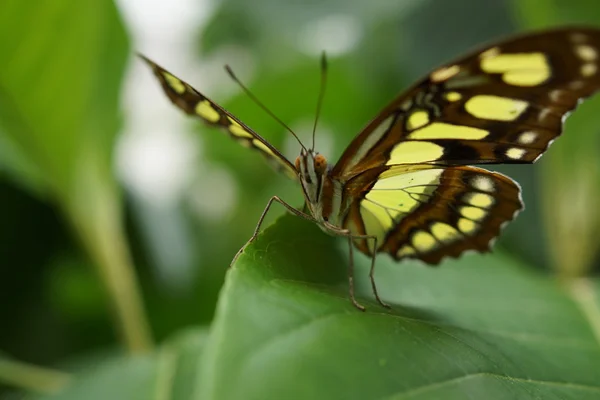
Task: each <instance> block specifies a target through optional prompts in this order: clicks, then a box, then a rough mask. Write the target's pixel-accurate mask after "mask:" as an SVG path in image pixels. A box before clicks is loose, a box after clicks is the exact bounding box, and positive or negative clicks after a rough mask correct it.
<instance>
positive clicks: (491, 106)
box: [331, 28, 600, 264]
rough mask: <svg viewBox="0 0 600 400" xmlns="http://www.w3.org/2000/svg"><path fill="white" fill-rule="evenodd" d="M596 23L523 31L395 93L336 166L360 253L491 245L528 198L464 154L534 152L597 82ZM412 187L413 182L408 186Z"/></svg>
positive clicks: (408, 253) (599, 43)
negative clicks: (365, 237) (523, 198)
mask: <svg viewBox="0 0 600 400" xmlns="http://www.w3.org/2000/svg"><path fill="white" fill-rule="evenodd" d="M599 56H600V30H597V29H592V28H570V29H558V30H554V31H546V32H540V33H534V34H530V35H525V36H521V37H517V38H515V39H511V40H507V41H504V42H500V43H498V44H496V45H492V46H490V47H487V48H485V49H481V50H479V51H476V52H474V53H472V54H470V55H468V56H467V57H464V58H462V59H460V60H457V61H455V62H452V63H449V64H446V65H444V66H442V67H440V68H438V69H437V70H435V71H434V72H432V73H431V74H429V75H428V76H427V77H426V78H425V79H424V80H422V81H421V82H420V83H418V84H417V85H415V86H414V87H412V88H411V89H409V90H408V91H407V92H406V93H405V94H403V95H401V96H399V97H398V98H396V99H395V100H394V101H392V103H390V104H389V105H388V106H387V107H386V108H385V109H384V110H383V112H382V113H381V114H379V115H378V116H377V117H376V118H375V119H374V120H373V121H372V122H371V123H370V124H368V125H367V126H366V128H365V129H364V130H363V131H362V132H361V133H360V134H359V135H358V136H357V137H356V138H355V139H354V140H353V142H352V143H351V144H350V146H349V147H348V148H347V150H346V151H345V152H344V154H343V155H342V157H341V159H340V161H339V162H338V163H337V164H336V165H335V167H334V168H333V170H332V174H331V176H332V178H333V179H336V180H338V181H340V182H342V183H343V184H344V188H345V196H346V198H348V199H351V201H349V203H350V206H349V212H348V213H347V214H346V215H345V218H344V220H343V225H344V227H346V228H348V229H350V230H351V231H352V232H354V233H355V234H362V235H364V234H368V235H374V236H375V237H377V238H378V246H377V248H373V245H372V244H367V243H366V241H364V240H357V241H356V245H357V247H358V248H359V249H360V250H361V251H363V252H365V253H368V254H370V253H372V252H373V251H383V252H388V253H389V254H391V255H392V256H393V257H394V258H402V257H413V258H419V259H422V260H424V261H426V262H428V263H433V264H435V263H437V262H439V261H440V260H441V259H442V257H443V256H444V255H448V256H458V255H459V254H460V253H462V252H463V251H465V250H469V249H473V250H478V251H486V250H488V248H489V244H490V242H491V241H492V239H493V238H495V237H496V236H497V235H498V234H499V231H500V228H501V227H502V226H503V225H504V224H505V223H506V222H508V221H510V220H511V219H513V218H514V216H515V215H516V213H517V212H518V211H519V210H520V209H521V208H522V204H521V201H520V190H519V187H518V185H517V184H516V183H515V182H513V181H512V180H510V179H509V178H507V177H505V176H503V175H500V174H497V173H491V172H489V171H486V170H483V169H480V168H474V167H465V166H464V165H467V164H498V163H532V162H534V161H535V160H536V159H538V158H539V157H540V155H541V154H542V153H543V152H544V151H545V150H546V149H547V148H548V146H549V145H550V143H551V142H552V141H553V140H554V139H556V137H558V136H559V135H560V134H561V132H562V128H563V121H564V119H565V117H566V116H567V115H568V113H569V112H570V111H572V110H573V109H574V108H575V107H576V106H577V104H578V103H579V101H580V100H581V99H582V98H584V97H587V96H590V95H591V94H593V93H595V92H596V91H598V90H599V89H600V71H598V66H599V65H598V61H599V59H600V58H599ZM414 191H416V193H413V192H414Z"/></svg>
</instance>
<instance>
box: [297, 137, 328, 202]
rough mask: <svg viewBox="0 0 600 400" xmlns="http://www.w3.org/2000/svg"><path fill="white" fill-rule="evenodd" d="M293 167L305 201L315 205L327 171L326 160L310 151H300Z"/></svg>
mask: <svg viewBox="0 0 600 400" xmlns="http://www.w3.org/2000/svg"><path fill="white" fill-rule="evenodd" d="M295 166H296V171H298V176H299V178H300V182H301V183H302V187H303V188H304V193H305V194H306V198H307V200H308V201H309V203H313V204H314V203H317V202H318V200H319V194H320V193H321V187H322V185H323V181H324V176H325V175H326V174H327V171H328V165H327V159H326V158H325V156H324V155H322V154H319V153H317V152H316V151H314V150H312V149H308V150H306V149H302V150H301V151H300V155H299V156H298V158H296V162H295Z"/></svg>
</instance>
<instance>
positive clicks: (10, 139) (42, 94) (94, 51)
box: [0, 0, 150, 351]
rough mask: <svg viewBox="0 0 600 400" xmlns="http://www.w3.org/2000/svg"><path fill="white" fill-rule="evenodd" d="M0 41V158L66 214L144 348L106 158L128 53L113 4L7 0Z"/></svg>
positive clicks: (0, 16)
mask: <svg viewBox="0 0 600 400" xmlns="http://www.w3.org/2000/svg"><path fill="white" fill-rule="evenodd" d="M0 37H2V38H5V40H1V41H0V54H2V57H3V60H5V61H4V62H3V64H2V68H0V134H1V135H2V138H1V139H0V164H1V165H2V167H3V169H6V170H8V171H9V172H10V174H11V176H12V177H13V178H15V179H16V180H17V181H18V182H19V183H21V184H22V185H24V186H26V187H30V188H31V189H32V190H34V191H36V192H38V193H43V194H44V195H45V196H47V197H49V198H51V199H52V200H54V201H55V202H56V203H57V204H58V207H59V208H60V209H61V210H62V211H63V212H64V213H65V216H66V218H67V219H68V220H69V222H70V223H71V224H72V226H73V227H74V229H75V230H76V232H77V234H78V235H79V239H80V240H81V241H82V243H83V244H84V246H85V247H86V250H87V251H88V254H90V256H91V258H92V259H93V261H94V262H95V264H96V265H97V266H98V267H99V269H100V276H101V277H102V278H103V279H104V283H105V285H106V286H107V288H108V292H109V293H110V296H111V300H112V301H113V302H114V304H115V305H116V310H117V314H118V317H119V324H120V325H121V327H120V328H121V330H122V332H123V333H124V337H125V341H126V342H127V344H128V346H129V348H130V349H131V350H133V351H142V350H144V349H146V348H147V347H149V342H150V339H149V333H148V332H147V326H146V325H147V324H146V322H145V318H144V316H143V312H142V311H141V300H140V298H139V295H138V293H137V290H136V282H135V278H134V276H133V273H132V266H131V260H130V259H129V251H128V248H127V245H126V240H125V237H124V231H123V227H122V221H123V218H122V215H121V212H122V211H121V199H120V193H119V189H118V186H117V184H116V181H115V179H114V176H113V174H112V162H111V154H112V147H113V144H114V139H115V136H116V134H117V131H118V129H119V127H120V116H119V92H120V82H121V78H122V74H123V69H124V63H125V60H126V56H127V51H128V42H127V38H126V36H125V32H124V29H123V26H122V24H121V21H120V19H119V16H118V14H117V10H116V8H115V6H114V4H113V3H112V2H110V1H106V0H91V1H86V2H80V1H77V0H56V1H47V2H41V3H40V4H36V6H35V7H31V5H30V4H26V3H24V2H21V1H18V0H6V1H2V2H0ZM8 38H10V39H8Z"/></svg>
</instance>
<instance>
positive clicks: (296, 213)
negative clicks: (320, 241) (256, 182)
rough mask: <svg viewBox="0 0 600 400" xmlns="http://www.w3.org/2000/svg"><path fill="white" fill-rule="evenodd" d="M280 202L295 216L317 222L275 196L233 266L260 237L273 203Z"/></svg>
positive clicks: (239, 251)
mask: <svg viewBox="0 0 600 400" xmlns="http://www.w3.org/2000/svg"><path fill="white" fill-rule="evenodd" d="M275 201H276V202H278V203H279V204H281V205H282V206H284V207H285V208H286V210H287V211H288V212H290V213H292V214H294V215H297V216H299V217H302V218H304V219H307V220H309V221H315V219H314V218H313V217H311V216H310V215H308V214H306V213H303V212H302V211H300V210H298V209H296V208H294V207H292V206H291V205H289V204H288V203H286V202H285V201H283V200H281V199H280V198H279V197H278V196H273V197H271V198H270V199H269V202H268V203H267V206H266V207H265V209H264V210H263V212H262V214H261V215H260V218H259V219H258V223H257V224H256V228H254V233H253V234H252V236H251V237H250V239H249V240H248V241H247V242H246V244H245V245H244V246H242V248H241V249H239V250H238V252H237V253H236V254H235V257H233V260H232V261H231V264H230V266H231V265H233V264H235V262H236V260H237V259H238V257H239V256H240V254H242V253H243V252H244V250H245V249H246V247H247V246H248V245H249V244H250V243H252V242H253V241H254V240H255V239H256V237H257V236H258V234H259V232H260V227H261V226H262V223H263V221H264V220H265V217H266V216H267V213H268V212H269V209H270V208H271V206H272V205H273V202H275Z"/></svg>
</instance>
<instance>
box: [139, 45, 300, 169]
mask: <svg viewBox="0 0 600 400" xmlns="http://www.w3.org/2000/svg"><path fill="white" fill-rule="evenodd" d="M140 57H141V58H142V59H143V60H144V61H146V63H148V65H149V66H150V67H151V68H152V70H153V71H154V74H155V75H156V77H157V78H158V80H159V81H160V83H161V86H162V88H163V90H164V92H165V93H166V95H167V96H168V97H169V99H170V100H171V101H172V102H173V104H175V105H176V106H177V107H179V108H180V109H182V110H183V111H184V112H186V113H187V114H190V115H193V116H196V117H199V118H200V119H202V120H203V121H204V122H205V123H207V124H209V125H213V126H217V127H221V128H223V129H225V130H226V131H227V132H228V133H229V135H230V136H231V137H232V138H234V139H235V140H237V141H238V142H239V143H240V144H241V145H243V146H245V147H250V148H253V149H254V150H257V151H259V152H260V153H261V154H262V155H263V156H264V157H266V159H267V161H268V162H269V163H270V164H271V165H273V166H274V167H275V168H276V169H277V170H280V171H282V172H283V173H285V174H286V175H287V176H289V177H290V178H292V179H296V178H297V173H296V169H295V168H294V166H293V165H292V164H291V163H290V162H289V161H288V160H287V159H286V158H285V157H284V156H283V155H282V154H281V153H280V152H279V151H278V150H277V149H276V148H274V147H273V146H272V145H271V144H270V143H269V142H267V141H266V140H265V139H263V138H262V137H261V136H260V135H259V134H257V133H256V132H254V131H253V130H252V129H250V128H249V127H248V126H246V125H245V124H244V123H243V122H242V121H240V120H239V119H238V118H236V117H235V116H233V115H232V114H231V113H229V112H228V111H226V110H225V109H223V108H222V107H221V106H219V105H218V104H216V103H214V102H213V101H212V100H210V99H209V98H207V97H206V96H204V95H202V94H201V93H200V92H198V91H197V90H196V89H194V88H193V87H192V86H190V85H189V84H188V83H186V82H184V81H183V80H181V79H179V78H177V77H176V76H175V75H173V74H171V73H170V72H169V71H167V70H165V69H164V68H162V67H161V66H159V65H158V64H156V63H155V62H153V61H151V60H149V59H148V58H146V57H144V56H140Z"/></svg>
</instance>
